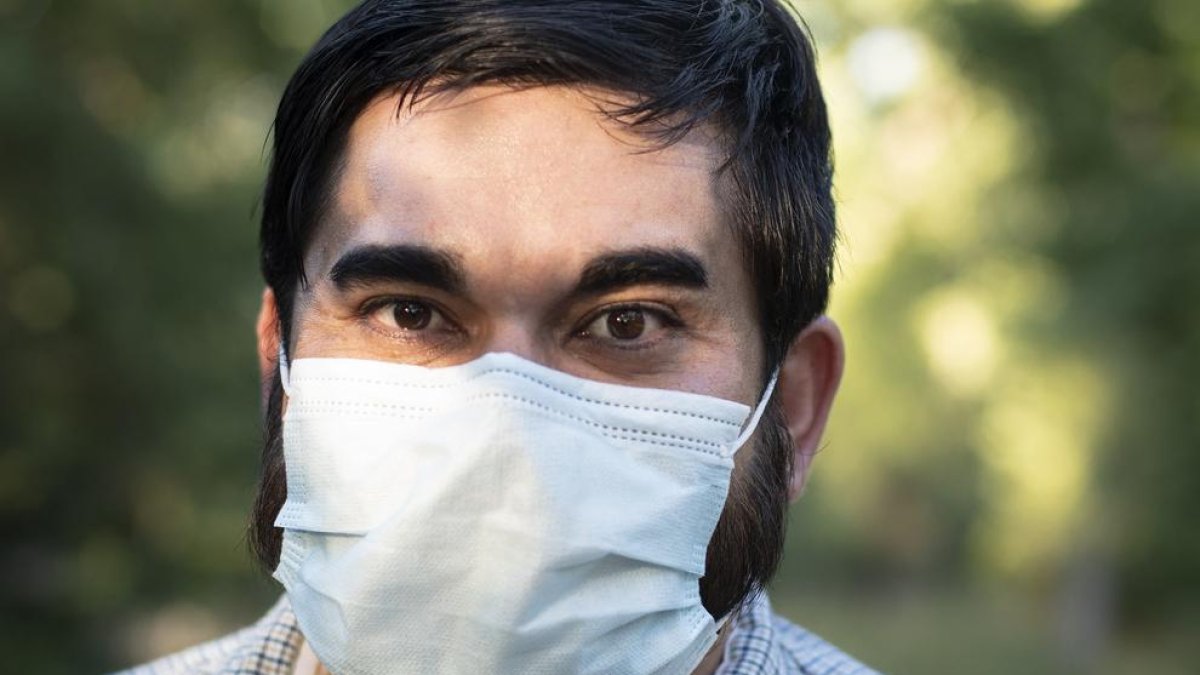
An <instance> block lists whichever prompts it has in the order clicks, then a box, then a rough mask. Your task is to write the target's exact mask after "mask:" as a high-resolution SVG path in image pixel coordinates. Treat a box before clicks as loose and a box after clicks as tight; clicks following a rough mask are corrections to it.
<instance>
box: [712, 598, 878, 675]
mask: <svg viewBox="0 0 1200 675" xmlns="http://www.w3.org/2000/svg"><path fill="white" fill-rule="evenodd" d="M718 672H719V673H721V675H742V674H747V675H748V674H750V673H753V674H755V675H878V673H877V671H875V670H874V669H872V668H869V667H867V666H865V665H863V664H862V663H860V662H859V661H858V660H856V659H854V658H853V657H851V656H850V655H849V654H846V653H845V652H843V651H842V650H840V649H838V648H837V647H835V646H833V645H832V644H830V643H828V642H826V641H825V640H824V639H822V638H821V637H819V636H817V635H816V634H815V633H812V632H811V631H809V630H806V629H804V628H801V627H800V626H797V625H796V624H793V623H792V622H790V621H788V620H787V619H785V618H783V617H781V616H779V615H778V614H775V613H774V612H773V611H772V610H771V604H770V601H769V600H768V599H767V597H766V595H760V596H759V597H757V598H755V599H754V600H752V601H751V602H750V603H748V604H747V606H746V607H745V609H743V610H742V612H741V613H740V615H739V616H738V618H737V620H736V623H735V624H734V626H733V630H732V632H731V633H730V635H729V641H728V642H727V643H726V645H725V664H724V666H723V667H722V669H721V670H719V671H718Z"/></svg>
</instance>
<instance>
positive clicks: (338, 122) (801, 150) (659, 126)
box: [252, 0, 835, 611]
mask: <svg viewBox="0 0 1200 675" xmlns="http://www.w3.org/2000/svg"><path fill="white" fill-rule="evenodd" d="M814 59H815V57H814V53H813V50H812V47H811V45H810V43H809V41H808V39H807V37H806V35H805V33H804V31H803V30H802V29H801V28H800V26H799V24H798V23H797V21H796V20H795V19H794V18H793V17H792V16H791V15H790V14H789V12H788V10H787V9H785V8H784V7H783V6H782V5H781V4H780V2H778V0H367V1H366V2H363V3H362V4H360V5H358V6H357V7H356V8H354V9H353V10H351V11H350V12H349V13H348V14H346V15H345V16H344V17H342V19H341V20H339V21H338V22H337V23H336V24H335V25H334V26H333V27H332V28H330V29H329V31H328V32H326V33H325V35H324V36H323V37H322V38H321V39H320V40H319V41H318V42H317V44H316V45H315V46H314V47H313V49H312V51H310V52H309V54H308V56H307V57H306V58H305V59H304V61H303V63H301V64H300V67H299V68H298V69H297V71H296V73H295V74H294V75H293V77H292V79H291V81H290V82H289V83H288V86H287V89H286V91H285V92H284V94H283V99H282V101H281V102H280V104H279V110H278V113H277V116H276V118H275V126H274V153H273V155H272V159H271V166H270V172H269V174H268V176H267V183H266V189H265V193H264V196H263V211H262V232H261V246H262V255H261V264H262V272H263V276H264V277H265V278H266V282H267V285H268V286H270V287H271V289H272V290H273V291H274V293H275V298H276V302H277V305H278V308H279V316H280V330H281V336H282V339H283V341H284V344H285V345H286V344H287V341H288V338H289V336H290V323H291V319H292V309H293V306H294V299H295V294H296V291H297V288H298V285H299V284H303V283H305V276H304V269H303V264H302V259H303V254H304V249H305V245H306V243H307V242H308V241H309V240H310V239H311V237H312V234H313V232H314V229H315V228H316V227H317V226H318V223H320V222H321V220H322V218H323V217H324V216H325V214H326V211H327V208H328V206H329V201H330V196H331V191H332V190H331V188H332V182H333V180H334V178H335V176H336V173H337V165H338V162H339V160H340V156H341V154H342V152H343V149H344V145H345V142H346V137H347V133H348V130H349V127H350V125H351V124H352V123H353V122H354V120H355V118H356V117H357V116H358V115H359V113H360V112H361V111H362V110H363V108H364V107H365V106H366V105H367V104H368V103H369V102H370V101H372V100H373V99H375V98H376V97H377V96H379V95H381V94H383V93H388V92H396V93H400V94H403V96H401V100H405V101H409V102H410V104H411V102H412V101H413V100H415V99H417V98H419V97H420V95H421V93H422V92H423V91H426V90H432V89H441V88H450V87H453V88H461V87H468V86H472V85H478V84H485V83H509V84H514V85H534V86H536V85H578V86H586V87H589V88H594V89H599V90H603V91H612V92H618V93H620V94H622V95H623V96H625V97H630V98H632V100H633V101H634V102H633V103H632V104H628V105H623V106H621V107H619V108H612V107H610V108H608V109H607V110H608V112H609V114H611V115H613V116H614V117H615V118H617V119H620V120H622V121H623V122H625V123H627V124H628V125H630V126H631V127H632V128H634V129H637V130H641V131H644V132H645V133H646V134H647V135H648V136H651V137H653V138H654V139H656V140H658V141H659V142H661V143H664V144H669V143H672V142H674V141H676V140H678V139H679V138H681V137H682V136H683V135H685V134H686V133H687V132H688V131H689V130H690V129H692V128H693V127H695V126H697V125H700V124H705V125H708V126H710V127H711V128H713V129H715V130H716V131H717V132H718V135H719V137H720V138H721V139H722V141H723V143H724V144H725V151H726V158H725V162H724V163H723V164H722V167H721V170H720V171H721V173H722V174H723V176H722V179H723V182H722V186H723V188H724V202H725V203H724V207H725V208H726V210H727V217H728V221H729V224H730V226H731V227H733V228H734V230H735V235H736V237H737V240H738V241H739V243H740V246H741V253H742V255H743V257H744V261H745V264H746V267H747V270H748V272H749V274H750V277H751V279H752V280H753V282H754V284H755V288H756V293H757V301H758V316H759V320H760V322H761V328H762V340H763V347H764V354H765V362H764V363H763V364H759V365H760V366H761V368H762V371H763V373H764V374H765V373H766V372H768V371H770V370H772V369H773V368H774V366H775V365H776V364H777V363H778V362H779V361H780V359H781V358H782V357H783V355H784V354H785V352H786V350H787V347H788V345H789V344H790V343H791V341H792V339H793V338H795V336H796V335H797V334H798V333H799V332H800V331H801V330H802V329H803V328H804V327H805V326H806V325H807V324H808V323H810V322H811V321H812V320H813V319H815V318H816V317H817V316H819V315H820V314H821V312H823V311H824V309H825V305H826V303H827V300H828V295H829V285H830V277H831V273H832V264H833V262H832V261H833V247H834V239H835V227H834V207H833V200H832V195H831V181H832V163H831V156H830V134H829V126H828V122H827V119H826V112H825V103H824V100H823V98H822V95H821V89H820V85H819V83H818V81H817V75H816V70H815V63H814ZM278 386H279V385H278V378H276V383H275V384H274V389H275V390H274V391H273V393H272V399H273V400H272V405H270V406H269V410H268V421H267V424H268V436H269V440H268V443H267V446H266V448H265V450H264V478H263V485H262V491H261V492H260V495H259V503H258V506H257V507H256V508H258V509H261V510H262V511H263V513H260V514H258V517H256V521H255V523H254V525H253V532H252V540H253V543H254V545H255V547H256V551H257V553H258V555H259V558H260V559H261V560H262V561H263V562H264V564H267V565H268V566H270V567H273V566H274V564H275V561H276V560H277V557H278V545H279V533H278V531H277V530H276V529H275V528H274V527H273V525H272V522H271V521H273V519H274V515H275V511H277V510H278V508H279V506H280V505H281V504H282V499H283V497H282V494H283V493H282V492H281V488H283V489H285V488H284V486H283V477H282V472H283V471H282V467H283V463H282V456H281V454H280V452H279V450H280V449H279V448H278V447H274V446H276V445H278V437H277V432H278V429H272V428H271V427H273V426H277V424H278V422H277V420H272V419H271V417H272V416H277V415H278V404H277V399H278V398H279V396H280V393H279V391H278ZM787 450H790V448H785V449H784V451H787ZM268 490H270V491H271V494H266V493H267V491H268ZM731 499H732V497H731ZM772 508H775V507H772ZM780 527H782V525H780ZM768 557H770V556H768ZM775 557H776V558H777V555H776V556H775ZM771 569H773V564H772V565H771ZM764 580H765V579H762V578H759V579H757V580H756V581H755V583H759V582H762V581H764ZM743 595H744V594H743ZM717 604H723V603H717ZM709 609H710V611H712V610H713V609H714V608H713V607H711V606H710V607H709Z"/></svg>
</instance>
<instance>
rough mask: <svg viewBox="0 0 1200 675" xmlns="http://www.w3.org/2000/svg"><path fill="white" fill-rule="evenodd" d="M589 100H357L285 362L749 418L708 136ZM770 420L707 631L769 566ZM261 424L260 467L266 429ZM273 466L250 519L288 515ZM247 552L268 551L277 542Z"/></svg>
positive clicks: (497, 92) (750, 399)
mask: <svg viewBox="0 0 1200 675" xmlns="http://www.w3.org/2000/svg"><path fill="white" fill-rule="evenodd" d="M588 94H591V95H593V96H592V97H589V95H585V94H584V93H580V92H579V91H577V90H572V89H568V88H529V89H523V90H515V89H512V88H508V87H481V88H475V89H469V90H466V91H463V92H457V93H454V94H439V95H437V96H434V97H432V98H429V99H425V100H424V101H423V102H421V103H420V104H418V105H417V106H415V108H414V109H413V110H412V112H411V113H410V112H409V110H408V109H407V108H404V109H403V111H402V112H400V113H399V114H398V113H397V111H398V110H399V109H400V106H399V101H398V100H397V99H396V98H395V97H381V98H379V99H378V100H376V101H374V102H373V103H372V104H371V105H369V106H368V107H367V108H366V109H365V110H364V112H363V113H362V114H361V115H360V116H359V117H358V119H357V120H356V122H355V123H354V125H353V127H352V128H351V130H350V134H349V139H348V142H347V147H346V150H345V153H344V159H343V162H342V163H341V165H340V167H341V170H340V171H339V172H338V174H337V177H336V179H335V181H334V185H333V189H332V192H331V204H330V207H329V209H328V213H327V214H326V217H325V218H324V221H323V222H322V224H321V225H320V226H319V227H318V228H317V231H316V233H315V235H314V236H313V240H312V241H311V242H309V244H308V246H307V249H306V253H305V261H304V264H305V270H306V273H307V277H308V280H309V284H308V285H307V286H306V287H303V288H302V289H301V290H300V291H299V293H298V295H297V297H296V304H295V311H294V316H293V322H292V336H293V343H292V345H291V348H290V350H289V354H290V356H291V358H305V357H354V358H364V359H373V360H384V361H393V362H398V363H409V364H422V365H430V366H444V365H454V364H458V363H463V362H466V361H470V360H472V359H474V358H476V357H478V356H480V355H482V354H485V353H487V352H512V353H515V354H518V355H520V356H522V357H524V358H527V359H529V360H532V361H536V362H538V363H541V364H543V365H546V366H549V367H551V368H555V369H558V370H561V371H564V372H567V373H571V374H573V375H576V376H579V377H585V378H590V379H595V380H602V381H606V382H612V383H618V384H625V385H632V386H642V387H655V388H662V389H674V390H680V391H687V392H692V393H700V394H707V395H710V396H716V397H720V398H724V399H729V400H735V401H740V402H742V403H745V404H747V405H754V404H755V403H756V401H757V398H758V396H759V395H760V388H761V385H762V382H761V374H762V358H763V353H762V346H761V345H762V343H761V339H760V335H759V329H758V322H757V317H756V314H755V310H754V307H755V303H754V293H753V289H752V284H751V281H750V279H749V276H748V274H747V273H746V270H745V269H744V268H743V264H742V255H741V250H740V248H739V246H738V242H737V241H736V238H735V235H734V232H733V229H732V227H730V226H729V225H728V224H727V222H726V221H725V219H724V217H723V214H722V209H721V208H720V203H719V201H718V194H719V193H720V189H719V183H718V180H717V178H716V168H717V166H718V164H719V162H720V152H719V150H718V148H719V145H718V143H717V141H716V140H715V139H713V138H711V137H709V136H706V135H705V133H704V132H703V131H696V132H693V133H692V134H690V135H689V136H688V137H686V138H684V139H683V140H682V141H681V142H679V143H676V144H673V145H670V146H668V147H661V146H660V145H656V144H654V143H652V142H649V141H647V139H646V138H644V137H643V136H640V135H638V134H637V133H634V132H632V131H630V130H629V129H628V128H627V127H625V126H624V125H623V124H622V123H621V122H619V121H614V120H612V119H609V118H608V117H606V116H605V115H604V114H603V113H602V112H600V111H599V110H597V107H596V104H595V103H594V101H595V100H596V99H597V98H601V97H602V95H603V92H588ZM272 306H273V304H272ZM271 314H272V315H273V311H272V313H271ZM265 325H266V324H262V323H260V336H261V335H266V334H268V333H269V332H271V331H267V330H266V329H265V328H264V326H265ZM822 330H823V329H822ZM264 353H265V354H271V353H274V352H273V348H272V347H269V346H264ZM838 354H839V357H838V358H837V359H834V360H833V361H831V362H836V363H840V352H838ZM790 360H796V359H794V358H793V357H789V361H790ZM799 361H805V359H804V358H801V359H799ZM838 369H839V372H840V366H839V367H838ZM800 370H804V369H803V368H801V369H800ZM793 371H795V368H794V367H790V366H788V365H787V363H785V365H784V367H783V369H782V375H781V386H780V389H781V390H782V391H783V393H787V390H789V386H790V385H789V383H791V382H811V381H812V380H811V379H809V378H807V377H804V376H802V377H796V376H795V373H794V372H793ZM831 381H832V382H834V383H835V384H834V385H833V386H834V387H836V377H834V378H833V379H832V380H831ZM829 394H830V396H832V390H830V392H829ZM798 400H801V401H806V402H812V401H817V400H819V399H818V398H815V397H810V396H805V395H802V396H799V397H798ZM284 405H285V406H286V402H285V403H284ZM805 405H807V403H806V404H805ZM825 409H827V407H826V408H825ZM785 410H786V405H784V406H781V408H780V409H776V408H771V409H769V411H768V415H767V417H766V418H765V419H764V421H763V423H762V424H761V425H760V432H759V434H757V439H758V440H757V442H755V443H752V444H751V445H752V447H747V448H745V449H743V450H741V451H740V452H739V453H738V454H737V455H736V460H735V467H734V472H733V476H732V482H731V488H730V494H729V498H728V501H727V503H726V507H725V510H724V511H723V512H722V514H721V518H720V521H719V522H718V523H717V527H716V531H715V532H714V534H713V538H712V541H711V543H710V546H709V549H708V558H707V562H706V573H705V577H704V579H702V580H701V583H700V595H701V598H702V600H703V601H704V605H705V607H706V608H707V609H708V610H709V611H710V612H711V613H713V615H714V616H723V615H724V614H725V613H727V612H729V611H730V610H731V609H733V607H734V606H735V605H736V603H738V602H739V601H740V600H741V599H743V598H745V597H746V596H747V594H748V593H750V592H751V591H752V590H753V588H754V587H755V586H756V585H757V584H758V583H762V582H765V581H766V580H767V579H768V578H770V576H771V574H772V573H773V570H774V568H775V565H776V563H777V562H778V560H779V555H780V552H781V551H782V542H783V529H784V520H785V512H786V506H787V496H788V489H789V488H788V480H789V476H791V475H792V473H791V471H792V466H793V465H792V447H793V442H792V439H791V438H789V436H788V433H789V431H788V430H787V429H786V428H785V426H784V424H783V420H782V418H781V416H780V414H781V412H784V411H785ZM801 416H802V417H803V415H801ZM818 417H819V418H820V419H823V417H824V413H823V412H822V413H820V415H819V416H818ZM268 430H269V437H268V441H267V442H268V456H272V452H274V453H278V450H279V448H280V447H281V439H280V437H279V425H278V424H277V423H276V424H269V425H268ZM817 436H819V425H818V426H817V427H816V434H815V435H814V436H813V443H815V440H816V437H817ZM271 449H274V450H271ZM273 456H275V457H278V455H277V454H275V455H273ZM797 468H798V470H802V466H798V467H797ZM281 470H282V465H281V464H280V463H278V460H273V463H271V466H270V468H269V469H268V471H267V474H266V476H267V477H266V478H265V479H264V487H263V492H262V493H261V494H260V499H259V503H258V505H257V507H256V508H257V509H258V515H257V516H256V518H257V520H259V521H264V522H268V523H269V522H271V521H272V520H273V519H274V514H275V512H276V511H277V510H278V508H279V505H280V504H282V502H283V498H284V495H283V491H284V489H285V488H284V486H283V484H282V480H283V478H282V473H281ZM264 531H269V530H264ZM259 545H260V546H261V547H262V550H264V551H268V552H269V551H271V550H272V548H273V547H275V548H274V550H275V555H277V552H278V549H277V546H278V543H277V542H276V543H275V544H271V543H270V542H265V541H264V542H259ZM268 555H271V554H270V553H268Z"/></svg>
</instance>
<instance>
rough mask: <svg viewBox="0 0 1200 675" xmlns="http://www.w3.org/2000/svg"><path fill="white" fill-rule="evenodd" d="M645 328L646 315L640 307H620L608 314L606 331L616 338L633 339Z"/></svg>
mask: <svg viewBox="0 0 1200 675" xmlns="http://www.w3.org/2000/svg"><path fill="white" fill-rule="evenodd" d="M645 329H646V315H645V314H644V313H642V310H640V309H622V310H618V311H615V312H613V313H612V314H609V315H608V332H609V334H611V335H612V336H613V337H615V338H617V339H618V340H633V339H635V338H638V337H640V336H641V334H642V332H643V331H644V330H645Z"/></svg>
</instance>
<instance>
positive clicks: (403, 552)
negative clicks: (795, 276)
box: [275, 354, 774, 675]
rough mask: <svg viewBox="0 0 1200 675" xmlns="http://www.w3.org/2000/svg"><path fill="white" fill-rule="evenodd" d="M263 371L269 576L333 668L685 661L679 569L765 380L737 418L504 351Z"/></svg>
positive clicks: (693, 565)
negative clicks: (273, 555) (274, 461)
mask: <svg viewBox="0 0 1200 675" xmlns="http://www.w3.org/2000/svg"><path fill="white" fill-rule="evenodd" d="M281 363H282V360H281ZM282 376H283V378H284V382H285V386H286V388H287V390H288V395H289V399H288V406H287V414H286V415H285V417H284V424H283V427H284V428H283V440H284V457H285V460H286V463H287V487H288V493H287V501H286V503H285V504H284V505H283V508H282V510H281V511H280V513H279V517H278V518H277V519H276V521H275V524H276V525H277V526H279V527H281V528H283V529H284V537H283V551H282V554H281V557H280V562H279V567H278V568H277V569H276V570H275V578H276V579H278V580H279V581H280V582H281V583H282V584H283V585H284V587H285V588H286V589H287V593H288V598H289V599H290V601H291V604H292V608H293V609H294V610H295V613H296V617H297V619H298V620H299V622H300V628H301V630H302V631H303V633H304V636H305V638H306V639H307V640H308V642H309V643H310V644H311V645H312V648H313V650H314V651H315V652H316V654H317V655H318V656H319V657H320V658H321V660H322V662H323V663H324V664H325V665H326V666H327V667H328V668H329V669H330V670H331V671H333V672H334V673H336V674H338V675H368V674H371V675H374V674H377V673H378V674H382V673H422V674H424V673H471V674H475V673H543V674H547V675H551V674H552V675H562V674H564V673H606V674H611V673H629V674H634V673H637V674H641V673H689V672H691V670H692V669H694V668H695V667H696V665H697V664H698V663H699V662H700V660H701V659H702V658H703V657H704V655H705V653H706V652H707V651H708V650H709V649H710V648H711V646H712V645H713V643H714V641H715V640H716V636H717V624H716V623H715V622H714V621H713V619H712V617H711V616H710V615H709V614H708V612H707V611H706V610H705V609H704V607H703V606H702V604H701V602H700V590H699V580H700V577H702V576H703V575H704V561H705V553H706V550H707V547H708V542H709V539H710V538H711V537H712V534H713V530H714V528H715V526H716V523H717V518H718V517H719V516H720V514H721V511H722V509H723V507H724V504H725V498H726V494H727V492H728V490H729V480H730V474H731V470H732V468H733V455H734V453H735V452H736V451H737V449H738V448H739V447H740V446H741V445H742V444H743V443H745V441H746V439H747V438H748V437H749V436H750V434H751V433H752V432H753V429H754V426H755V425H756V424H757V422H758V419H759V416H760V415H761V413H762V410H763V409H764V407H765V404H766V400H767V399H769V398H770V393H771V391H770V387H769V388H768V390H767V392H766V394H764V396H763V399H762V402H760V403H759V405H758V407H757V409H756V410H755V414H754V415H753V416H752V418H751V419H750V420H749V421H747V417H748V416H749V415H750V409H749V408H748V407H747V406H745V405H742V404H741V403H735V402H732V401H726V400H722V399H717V398H712V397H709V396H701V395H697V394H689V393H684V392H677V391H664V390H657V389H644V388H635V387H626V386H619V385H613V384H605V383H601V382H595V381H591V380H584V379H580V378H577V377H573V376H570V375H567V374H565V373H562V372H558V371H555V370H552V369H550V368H546V367H543V366H539V365H537V364H535V363H532V362H530V361H527V360H525V359H522V358H520V357H518V356H515V355H512V354H488V355H486V356H483V357H482V358H480V359H477V360H475V361H472V362H470V363H466V364H463V365H459V366H452V367H447V368H423V367H417V366H407V365H398V364H392V363H381V362H375V361H365V360H355V359H299V360H297V361H296V362H295V363H294V364H292V367H291V372H290V375H289V374H288V373H287V371H286V369H283V370H282ZM289 380H290V381H289ZM771 386H772V387H773V386H774V378H772V381H771Z"/></svg>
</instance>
